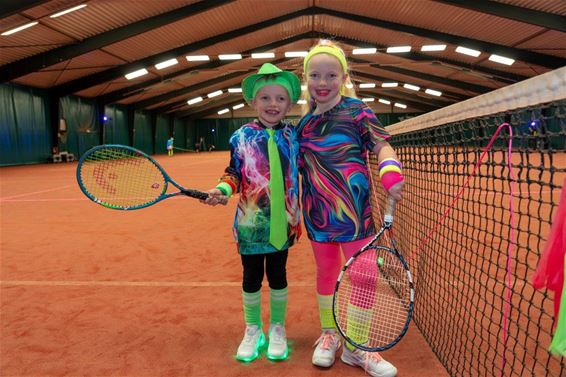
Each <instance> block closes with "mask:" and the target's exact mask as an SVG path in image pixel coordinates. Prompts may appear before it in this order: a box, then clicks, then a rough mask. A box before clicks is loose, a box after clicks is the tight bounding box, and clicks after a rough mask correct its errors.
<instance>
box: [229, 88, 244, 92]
mask: <svg viewBox="0 0 566 377" xmlns="http://www.w3.org/2000/svg"><path fill="white" fill-rule="evenodd" d="M228 93H242V88H228Z"/></svg>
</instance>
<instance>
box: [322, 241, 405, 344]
mask: <svg viewBox="0 0 566 377" xmlns="http://www.w3.org/2000/svg"><path fill="white" fill-rule="evenodd" d="M413 308H414V287H413V280H412V276H411V273H410V271H409V267H408V265H407V263H406V262H405V260H404V258H403V257H402V255H401V254H399V252H398V251H397V250H396V249H395V248H391V247H387V246H383V245H374V244H372V245H370V246H366V247H364V248H363V249H362V250H360V251H358V252H357V253H356V254H354V256H352V258H350V259H349V260H348V261H347V262H346V264H345V265H344V267H343V268H342V271H341V272H340V276H339V278H338V281H337V282H336V287H335V290H334V297H333V302H332V312H333V315H334V320H335V322H336V325H337V328H338V331H339V332H340V334H341V335H342V336H343V337H344V339H345V340H346V341H347V342H348V343H350V344H351V345H353V346H354V347H356V348H359V349H362V350H364V351H369V352H378V351H384V350H387V349H389V348H391V347H393V346H394V345H395V344H397V343H398V342H399V341H400V340H401V338H403V336H404V335H405V334H406V332H407V330H408V328H409V323H410V322H411V318H412V314H413Z"/></svg>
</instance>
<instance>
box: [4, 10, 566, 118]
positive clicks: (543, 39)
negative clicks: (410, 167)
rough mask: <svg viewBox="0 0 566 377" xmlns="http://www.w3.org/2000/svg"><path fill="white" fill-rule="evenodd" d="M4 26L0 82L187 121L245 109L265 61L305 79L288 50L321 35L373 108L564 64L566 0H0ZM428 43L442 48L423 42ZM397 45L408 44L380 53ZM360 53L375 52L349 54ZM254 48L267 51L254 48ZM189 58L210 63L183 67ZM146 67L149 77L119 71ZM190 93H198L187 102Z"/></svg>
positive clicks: (431, 98)
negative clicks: (336, 49)
mask: <svg viewBox="0 0 566 377" xmlns="http://www.w3.org/2000/svg"><path fill="white" fill-rule="evenodd" d="M83 4H86V6H84V7H82V8H80V9H77V10H75V11H73V12H70V13H67V14H64V15H61V16H59V17H55V18H53V17H51V16H53V15H54V14H56V13H57V12H60V11H63V10H67V9H69V8H72V7H75V6H79V5H83ZM36 22H37V24H35V23H36ZM30 23H33V24H31V25H33V26H31V27H28V28H26V29H24V30H21V31H19V32H16V33H12V34H9V35H4V34H8V33H6V32H9V31H10V30H12V29H14V28H16V27H19V26H23V25H28V24H30ZM0 33H1V34H3V35H0V81H1V82H11V83H14V84H18V85H24V86H27V87H35V88H42V89H45V90H48V93H49V95H50V98H51V99H56V98H58V97H63V96H67V95H77V96H81V97H86V98H90V99H93V100H96V101H97V103H98V104H99V105H101V106H103V105H110V104H122V105H127V106H129V107H130V108H131V109H135V110H148V111H152V112H154V113H155V114H170V115H174V116H176V117H182V118H189V119H198V118H203V117H209V116H219V115H218V114H217V112H218V110H220V109H223V108H228V109H230V110H231V111H230V112H228V113H227V114H225V115H222V116H234V117H239V116H249V113H250V109H249V108H248V107H247V106H245V107H244V108H241V109H237V110H233V107H234V106H236V105H238V104H241V103H243V101H242V96H241V93H230V92H228V89H229V88H237V87H239V85H240V82H241V80H242V79H243V78H244V77H245V76H246V75H248V74H250V73H252V72H254V71H256V70H257V69H258V67H259V66H260V65H261V64H263V63H264V62H267V61H269V62H272V63H275V64H277V65H278V66H279V67H281V68H283V69H287V70H293V71H295V73H297V74H298V75H302V58H301V57H286V56H285V52H296V51H307V50H308V49H309V48H310V47H311V46H312V45H313V44H315V43H316V42H317V40H318V39H319V38H328V39H332V40H335V41H337V42H339V43H340V44H341V46H342V47H343V48H344V50H345V52H346V55H347V58H348V60H349V62H350V68H351V76H352V79H353V81H354V83H355V85H356V90H357V92H358V95H359V97H363V98H373V99H374V101H373V102H368V104H369V105H370V106H371V107H372V108H373V109H374V110H375V111H376V112H379V113H387V112H392V111H394V112H428V111H432V110H436V109H439V108H441V107H444V106H447V105H450V104H453V103H456V102H460V101H463V100H466V99H468V98H471V97H474V96H477V95H480V94H483V93H486V92H489V91H492V90H494V89H498V88H501V87H504V86H507V85H510V84H513V83H516V82H519V81H522V80H525V79H527V78H530V77H533V76H536V75H539V74H541V73H545V72H548V71H550V70H553V69H556V68H559V67H562V66H565V65H566V1H564V0H499V1H486V0H474V1H469V0H214V1H189V0H159V1H158V0H84V1H79V0H47V1H45V0H44V1H33V0H12V1H9V0H4V1H2V3H1V4H0ZM429 45H445V46H446V47H445V48H444V49H443V50H442V51H422V47H423V46H429ZM398 46H411V50H410V51H409V52H404V53H387V52H386V50H387V48H388V47H398ZM459 46H462V47H466V48H468V49H473V50H477V51H478V52H479V53H480V54H479V56H476V57H474V56H469V55H465V54H462V53H459V52H456V49H457V47H459ZM359 48H375V49H376V52H375V53H371V54H364V55H354V54H353V50H354V49H359ZM259 52H271V53H273V57H271V58H267V59H266V58H263V59H255V58H252V57H251V54H252V53H259ZM222 54H241V55H242V59H241V60H219V55H222ZM494 54H495V55H498V56H503V57H506V58H510V59H513V60H514V62H513V64H512V65H506V64H502V63H498V62H495V61H492V60H490V57H491V58H492V55H494ZM194 55H208V56H209V59H210V60H208V61H193V62H189V61H188V60H187V58H186V57H187V56H194ZM173 58H175V59H176V60H177V64H175V65H172V66H169V67H166V68H163V69H157V68H156V67H155V65H156V64H158V63H162V62H164V61H168V60H170V59H173ZM492 59H493V58H492ZM140 69H146V70H147V73H146V74H145V75H143V76H140V77H137V78H134V79H130V80H128V79H126V78H125V75H126V74H128V73H132V72H134V71H137V70H140ZM361 83H365V84H375V88H364V89H360V88H359V84H361ZM383 83H397V86H396V87H382V84H383ZM405 84H410V85H413V86H418V87H419V89H418V90H414V89H415V88H414V87H413V89H410V87H409V88H406V87H405V86H404V85H405ZM427 89H428V93H427ZM218 90H222V94H220V95H218V96H216V97H212V98H209V96H208V94H210V93H212V92H215V91H218ZM431 90H433V92H431ZM437 92H441V95H440V96H438V93H437ZM430 93H433V94H430ZM435 94H436V95H435ZM196 97H202V98H203V100H202V101H200V102H198V103H195V104H192V105H189V104H188V103H187V101H188V100H190V99H193V98H196ZM379 100H382V101H381V102H380V101H379ZM387 101H389V102H390V103H389V104H386V103H382V102H387ZM395 103H401V104H404V105H406V108H404V109H403V108H400V107H395V106H394V104H395ZM294 112H296V113H297V114H298V113H299V110H298V108H296V109H294Z"/></svg>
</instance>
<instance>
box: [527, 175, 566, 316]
mask: <svg viewBox="0 0 566 377" xmlns="http://www.w3.org/2000/svg"><path fill="white" fill-rule="evenodd" d="M565 254H566V179H564V183H563V185H562V193H561V195H560V204H559V205H558V211H557V212H556V214H555V215H554V219H553V221H552V227H551V228H550V235H549V237H548V241H547V243H546V246H545V248H544V251H543V253H542V256H541V258H540V260H539V262H538V265H537V269H536V271H535V274H534V276H533V286H534V287H535V288H536V289H543V288H546V289H548V290H551V291H554V318H555V323H556V319H558V312H559V310H560V307H561V303H560V297H561V295H562V289H563V288H564V255H565ZM562 304H563V305H566V303H562ZM563 310H566V308H565V309H563Z"/></svg>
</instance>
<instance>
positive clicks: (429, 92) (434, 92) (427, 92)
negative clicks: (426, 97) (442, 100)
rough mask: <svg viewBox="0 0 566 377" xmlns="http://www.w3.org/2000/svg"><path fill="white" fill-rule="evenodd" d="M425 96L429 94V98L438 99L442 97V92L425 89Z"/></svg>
mask: <svg viewBox="0 0 566 377" xmlns="http://www.w3.org/2000/svg"><path fill="white" fill-rule="evenodd" d="M425 93H426V94H430V95H431V96H437V97H440V96H441V95H442V92H439V91H438V90H434V89H427V90H425Z"/></svg>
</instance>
